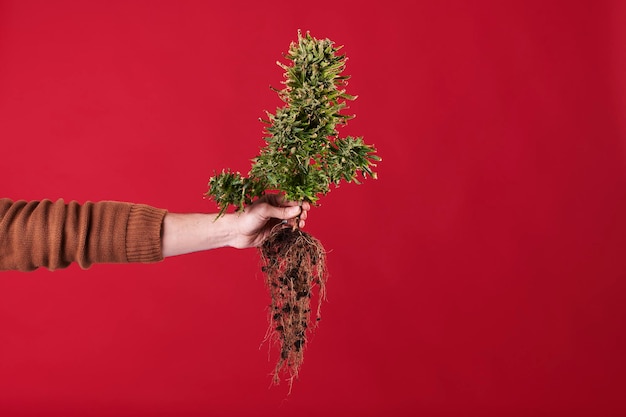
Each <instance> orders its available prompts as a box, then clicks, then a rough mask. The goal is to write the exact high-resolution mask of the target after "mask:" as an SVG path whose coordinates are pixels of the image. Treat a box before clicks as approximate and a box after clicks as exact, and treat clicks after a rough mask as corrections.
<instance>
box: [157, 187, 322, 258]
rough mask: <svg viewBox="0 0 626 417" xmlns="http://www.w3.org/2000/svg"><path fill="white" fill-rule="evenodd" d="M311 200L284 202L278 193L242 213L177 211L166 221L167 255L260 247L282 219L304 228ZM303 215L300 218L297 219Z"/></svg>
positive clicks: (164, 230)
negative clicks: (228, 248)
mask: <svg viewBox="0 0 626 417" xmlns="http://www.w3.org/2000/svg"><path fill="white" fill-rule="evenodd" d="M309 209H310V205H309V203H304V204H303V205H302V206H299V205H298V203H297V202H289V203H285V202H283V201H282V200H281V199H280V198H279V197H278V196H275V195H266V196H265V197H263V198H261V199H259V200H258V201H257V202H255V203H254V204H253V205H251V206H250V207H247V208H246V210H245V211H244V212H242V213H232V214H225V215H223V216H222V217H219V218H217V219H216V217H217V214H174V213H168V214H167V215H166V216H165V220H164V222H163V239H162V242H163V246H162V249H163V257H167V256H175V255H182V254H185V253H191V252H197V251H201V250H208V249H215V248H220V247H225V246H230V247H234V248H240V249H242V248H249V247H255V246H259V245H260V244H261V243H262V242H263V240H264V239H265V237H267V236H268V235H269V233H270V232H271V230H272V228H273V227H274V226H276V225H277V224H279V223H280V222H281V220H288V223H289V224H290V225H292V226H293V225H294V224H295V222H296V221H298V222H299V224H298V226H299V227H304V224H305V220H306V218H307V212H308V210H309ZM296 216H299V220H296Z"/></svg>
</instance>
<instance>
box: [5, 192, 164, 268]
mask: <svg viewBox="0 0 626 417" xmlns="http://www.w3.org/2000/svg"><path fill="white" fill-rule="evenodd" d="M165 213H166V211H165V210H161V209H157V208H154V207H150V206H145V205H134V204H130V203H120V202H115V201H103V202H98V203H92V202H87V203H85V204H83V205H80V204H79V203H77V202H75V201H72V202H70V203H69V204H65V202H64V201H63V200H58V201H56V202H52V201H50V200H42V201H16V202H13V201H11V200H8V199H0V270H21V271H31V270H34V269H37V268H39V267H45V268H48V269H50V270H54V269H58V268H65V267H67V266H68V265H69V264H70V263H72V262H77V263H78V264H79V265H80V266H81V267H82V268H89V267H90V266H91V265H92V264H94V263H126V262H156V261H159V260H161V259H162V254H161V229H162V223H163V217H164V216H165Z"/></svg>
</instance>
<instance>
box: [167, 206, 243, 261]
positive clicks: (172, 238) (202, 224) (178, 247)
mask: <svg viewBox="0 0 626 417" xmlns="http://www.w3.org/2000/svg"><path fill="white" fill-rule="evenodd" d="M216 216H217V215H216V214H191V213H184V214H177V213H167V214H166V215H165V218H164V220H163V235H162V238H161V248H162V254H163V257H164V258H165V257H168V256H176V255H184V254H186V253H192V252H198V251H203V250H209V249H216V248H221V247H225V246H231V243H232V241H233V238H234V236H235V234H236V230H237V229H236V224H235V217H234V216H236V215H234V214H226V215H223V216H222V217H220V218H219V219H217V220H215V217H216Z"/></svg>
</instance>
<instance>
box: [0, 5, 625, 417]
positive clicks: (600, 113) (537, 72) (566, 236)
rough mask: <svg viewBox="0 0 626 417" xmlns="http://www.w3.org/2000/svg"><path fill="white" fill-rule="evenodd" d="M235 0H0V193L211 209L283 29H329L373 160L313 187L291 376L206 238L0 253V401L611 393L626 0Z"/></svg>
mask: <svg viewBox="0 0 626 417" xmlns="http://www.w3.org/2000/svg"><path fill="white" fill-rule="evenodd" d="M212 3H214V4H212ZM236 3H238V2H226V1H224V2H219V3H217V2H201V1H196V2H193V1H184V2H179V1H158V2H156V1H128V2H126V1H107V2H104V1H102V2H97V1H92V2H82V1H74V2H71V1H55V2H48V1H39V2H36V1H25V0H19V1H18V0H15V1H0V151H1V155H2V157H3V158H2V163H1V165H0V170H1V172H2V174H1V175H2V176H1V179H0V194H1V195H2V196H5V197H10V198H13V199H41V198H51V199H56V198H65V199H66V200H68V201H69V200H73V199H75V200H78V201H86V200H102V199H115V200H123V201H135V202H142V203H147V204H152V205H155V206H158V207H164V208H167V209H169V210H170V211H174V212H186V211H200V212H207V211H212V210H214V209H215V206H214V205H213V204H212V203H211V202H208V201H205V200H203V199H202V194H203V193H204V192H205V190H206V183H207V180H208V178H209V176H211V175H212V174H213V170H221V169H222V168H225V167H230V168H233V169H238V170H242V171H247V169H248V167H249V159H250V158H252V157H254V156H255V155H256V154H257V151H258V148H259V146H260V145H261V144H262V140H261V138H262V125H261V124H260V123H259V122H258V121H257V118H258V117H259V116H262V115H263V110H265V109H268V110H273V109H274V108H275V106H276V105H278V104H279V102H278V99H277V97H276V96H275V94H274V93H272V92H271V91H270V90H269V89H268V85H270V84H271V85H274V86H280V84H279V83H280V81H281V79H282V72H281V70H280V68H278V67H277V66H276V65H275V61H276V60H277V59H280V57H281V53H283V52H285V51H286V49H287V47H288V44H289V42H291V41H292V40H294V39H295V37H296V31H297V29H298V28H301V29H303V30H310V31H311V32H312V34H313V35H314V36H316V37H329V38H331V39H333V40H335V41H336V42H337V43H338V44H343V45H345V49H344V51H345V53H346V54H347V55H348V56H349V58H350V59H349V62H348V71H347V72H348V73H349V74H351V75H352V77H353V78H352V80H351V82H350V85H349V92H350V93H352V94H357V95H359V99H358V100H357V101H356V102H354V103H353V104H352V106H351V111H352V112H354V113H356V114H357V116H358V117H357V118H356V119H354V120H352V121H351V122H350V125H349V126H347V127H346V128H344V129H343V130H342V134H346V135H347V134H353V135H364V136H365V140H366V142H368V143H374V144H375V145H376V146H377V147H378V149H379V151H380V155H381V156H382V157H383V158H384V161H383V162H382V163H381V164H380V167H379V180H378V181H367V182H366V183H365V184H363V185H362V186H356V185H345V186H341V188H340V189H338V190H336V191H333V192H331V194H329V195H328V196H327V197H325V198H324V199H322V201H321V203H322V205H321V206H320V207H318V208H315V209H314V210H312V212H311V214H310V219H309V222H308V224H307V230H308V231H309V232H311V233H313V234H314V235H316V236H317V237H318V238H320V239H321V240H322V241H323V242H324V244H325V245H326V247H327V249H328V250H329V251H330V254H329V264H330V272H331V277H330V281H329V284H328V293H329V302H328V303H327V304H326V305H325V307H324V311H323V313H324V320H323V321H322V323H321V326H320V328H319V330H318V332H317V333H316V334H315V336H314V338H313V340H312V342H311V343H310V345H309V346H308V350H307V352H306V355H305V363H304V366H303V368H302V372H301V377H300V380H299V381H297V382H296V384H295V386H294V390H293V393H292V394H291V395H290V396H288V397H287V396H286V386H285V385H282V386H280V387H278V388H271V389H268V386H269V384H270V377H269V373H270V372H271V370H272V367H273V363H274V362H273V358H272V359H271V360H270V361H268V358H267V346H263V347H261V349H259V345H260V343H261V341H262V339H263V335H264V333H265V329H266V310H265V309H266V305H267V304H268V302H269V299H268V296H267V294H266V292H265V288H264V286H263V280H262V277H261V275H260V272H259V260H258V257H257V255H256V253H255V251H253V250H245V251H238V250H234V249H232V250H231V249H223V250H216V251H213V252H206V253H200V254H194V255H188V256H184V257H179V258H174V259H168V260H166V261H165V262H162V263H159V264H153V265H97V266H94V267H93V268H91V269H90V270H87V271H82V270H80V268H78V267H77V266H76V265H74V266H72V267H70V268H69V269H67V270H63V271H57V272H54V273H51V272H49V271H46V270H40V271H36V272H34V273H30V274H19V273H2V274H0V415H2V416H13V415H19V416H35V415H46V416H54V415H59V416H61V415H63V416H72V415H80V416H87V415H89V416H104V415H115V416H156V415H172V416H209V415H223V416H231V415H232V416H238V415H261V416H265V415H267V416H269V415H272V416H287V415H294V413H297V414H295V415H297V416H302V417H305V416H316V415H324V416H367V415H372V416H379V415H380V416H382V415H385V416H389V415H394V416H403V415H406V416H409V415H420V416H446V415H462V416H472V415H476V416H489V415H492V416H530V415H533V416H558V415H567V416H575V415H581V416H599V415H603V416H623V415H626V396H625V395H624V392H626V357H625V355H624V352H625V350H626V307H625V303H624V300H626V295H625V294H626V164H625V157H626V148H625V140H626V116H625V115H626V94H625V92H626V71H625V69H626V50H625V49H624V45H625V41H626V30H625V29H624V21H626V7H625V6H623V3H622V2H620V1H614V2H611V1H604V2H598V1H532V2H531V1H516V2H501V1H493V2H488V1H477V2H450V1H446V2H432V1H423V2H417V1H416V2H409V1H406V2H393V1H391V2H361V1H358V2H357V1H341V2H326V1H316V2H269V3H268V2H249V3H250V4H246V5H245V6H244V5H241V4H236Z"/></svg>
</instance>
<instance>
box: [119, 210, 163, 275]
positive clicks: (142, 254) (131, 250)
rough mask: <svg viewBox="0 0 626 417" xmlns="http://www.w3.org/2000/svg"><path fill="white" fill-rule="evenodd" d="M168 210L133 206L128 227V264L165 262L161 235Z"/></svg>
mask: <svg viewBox="0 0 626 417" xmlns="http://www.w3.org/2000/svg"><path fill="white" fill-rule="evenodd" d="M166 213H167V211H166V210H163V209H158V208H154V207H150V206H146V205H143V204H133V205H132V206H131V208H130V214H129V216H128V224H127V226H126V257H127V259H128V262H143V263H148V262H158V261H161V260H163V254H162V249H161V233H162V228H163V218H164V217H165V214H166Z"/></svg>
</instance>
